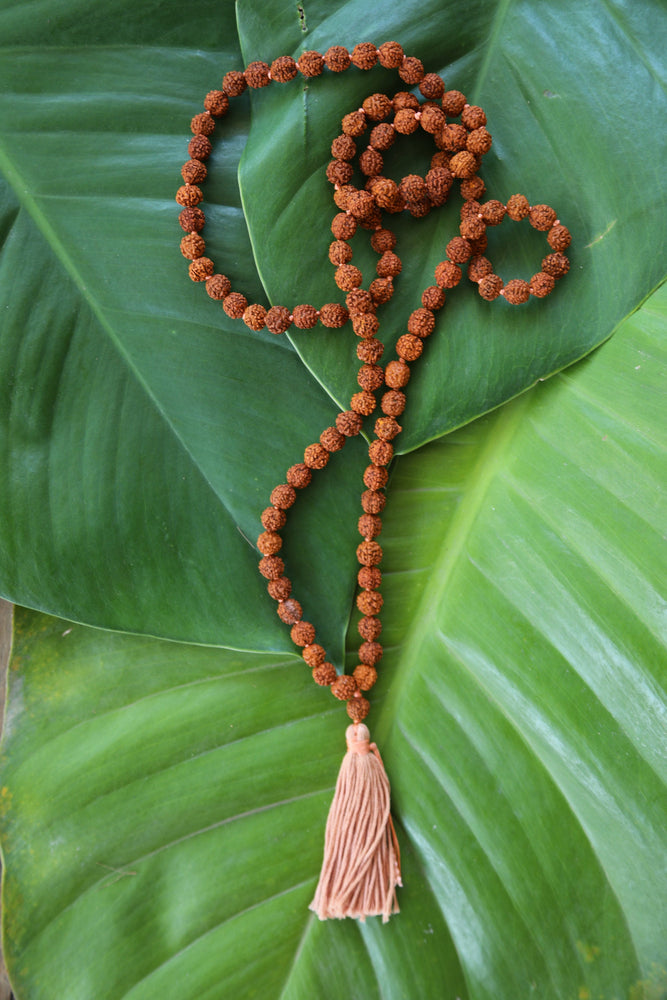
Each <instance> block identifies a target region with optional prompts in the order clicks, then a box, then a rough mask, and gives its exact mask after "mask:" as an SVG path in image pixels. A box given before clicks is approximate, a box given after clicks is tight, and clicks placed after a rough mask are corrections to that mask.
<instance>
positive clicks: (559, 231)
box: [547, 223, 572, 250]
mask: <svg viewBox="0 0 667 1000" xmlns="http://www.w3.org/2000/svg"><path fill="white" fill-rule="evenodd" d="M571 242H572V237H571V236H570V230H569V229H567V228H566V227H565V226H562V225H561V224H560V223H557V224H556V225H555V226H552V227H551V229H550V230H549V232H548V233H547V243H548V244H549V246H550V247H551V248H552V250H567V248H568V247H569V245H570V243H571Z"/></svg>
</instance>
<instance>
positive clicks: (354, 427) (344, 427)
mask: <svg viewBox="0 0 667 1000" xmlns="http://www.w3.org/2000/svg"><path fill="white" fill-rule="evenodd" d="M362 424H363V421H362V419H361V417H360V416H359V414H358V413H355V412H354V410H345V411H344V412H343V413H339V414H338V416H337V417H336V428H337V430H339V431H340V432H341V434H344V435H345V437H346V438H348V437H356V435H357V434H358V433H359V431H360V430H361V427H362Z"/></svg>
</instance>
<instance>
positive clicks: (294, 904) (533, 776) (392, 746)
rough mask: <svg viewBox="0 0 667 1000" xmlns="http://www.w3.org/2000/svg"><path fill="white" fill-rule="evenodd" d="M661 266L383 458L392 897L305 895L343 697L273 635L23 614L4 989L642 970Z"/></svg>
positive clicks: (633, 981) (429, 979)
mask: <svg viewBox="0 0 667 1000" xmlns="http://www.w3.org/2000/svg"><path fill="white" fill-rule="evenodd" d="M666 329H667V294H666V292H665V288H663V289H661V290H660V292H659V293H657V294H656V295H654V296H653V297H652V298H651V299H650V300H649V301H648V302H647V303H646V305H645V306H644V307H643V308H642V309H641V310H640V311H639V312H638V313H636V314H635V315H634V316H633V317H632V318H631V319H630V320H628V321H627V322H626V323H624V324H623V326H622V327H621V329H620V330H619V331H618V334H617V336H616V337H614V338H613V339H612V340H611V341H610V342H609V343H608V344H606V345H604V347H603V348H601V349H600V350H599V351H597V352H596V353H595V355H593V356H592V357H591V358H590V359H588V360H586V361H585V362H582V363H580V364H579V365H578V366H576V367H574V368H571V369H569V370H568V372H567V373H564V374H562V375H559V376H556V377H555V378H554V379H552V380H550V381H549V382H548V383H545V384H543V385H540V386H539V387H538V388H537V389H536V390H535V391H533V392H532V393H530V394H527V395H525V396H523V397H522V398H521V399H520V400H517V401H515V402H513V403H512V404H510V405H509V406H507V407H504V408H503V409H502V410H500V411H498V412H497V413H496V414H495V415H493V416H492V417H486V418H484V419H482V420H480V421H478V422H476V423H475V424H472V425H470V426H469V427H467V428H465V429H463V430H460V431H457V432H455V433H453V434H452V435H449V436H448V437H447V438H443V439H442V440H440V441H438V442H436V443H433V444H431V445H429V446H427V447H426V448H423V449H421V450H419V451H418V452H415V453H414V454H411V455H409V456H405V457H402V458H401V459H400V460H399V462H398V463H397V469H396V474H395V479H394V483H393V489H392V502H391V504H390V505H389V508H388V512H387V517H386V521H385V530H384V532H383V538H384V539H385V546H386V558H387V563H388V565H391V567H392V570H393V572H392V573H390V574H387V580H386V587H385V592H386V606H385V611H386V615H385V617H386V629H385V638H384V642H385V645H386V652H385V656H384V658H383V660H382V661H381V668H382V676H381V681H380V684H379V686H378V697H377V698H376V699H375V700H374V706H373V711H372V713H371V717H370V719H369V721H370V722H371V726H372V730H373V735H374V736H375V737H376V738H377V739H378V742H379V743H380V746H381V748H382V752H383V756H384V759H385V763H386V765H387V768H388V771H389V774H390V776H391V780H392V786H393V802H394V812H395V816H396V820H397V827H398V831H399V837H400V840H401V845H402V849H403V855H404V861H405V863H404V881H405V888H404V889H403V890H402V891H401V896H400V902H401V908H402V912H401V914H400V915H398V916H397V917H395V918H392V920H391V921H390V923H389V924H388V925H387V926H384V927H383V926H382V925H381V924H379V923H378V921H377V920H370V921H368V923H367V925H366V926H363V927H362V926H359V925H357V924H355V923H353V922H351V921H342V922H328V923H325V924H320V923H319V922H318V921H317V920H316V919H315V918H314V917H313V916H312V914H310V913H309V912H308V909H307V904H308V901H309V899H310V896H311V893H312V891H313V888H314V884H315V880H316V875H317V870H318V866H319V858H320V845H321V840H322V832H323V828H324V821H325V814H326V810H327V806H328V802H329V800H330V796H331V789H332V785H333V781H334V778H335V771H336V767H337V762H338V760H339V758H340V755H341V752H342V750H341V742H342V733H343V728H344V724H345V723H344V720H345V718H346V717H345V714H344V712H342V711H341V710H340V708H336V707H335V705H333V704H332V702H331V700H330V699H329V700H327V695H326V693H325V692H322V691H321V690H319V689H316V688H315V686H314V685H313V684H312V682H311V681H310V678H309V675H308V671H307V670H306V671H304V669H303V666H300V665H299V660H298V659H297V658H296V657H289V656H286V657H282V658H276V657H270V656H267V655H264V656H260V655H257V654H255V655H250V654H235V653H231V652H225V651H220V650H218V651H215V650H207V649H197V648H195V647H192V646H184V645H178V644H174V643H165V642H160V641H157V640H150V639H141V638H139V637H132V636H118V635H112V634H108V633H104V632H97V631H94V630H91V629H86V628H84V627H81V626H73V627H71V626H68V625H67V623H63V622H60V621H57V620H54V619H49V618H45V617H43V616H39V615H35V614H32V613H29V612H24V611H20V612H19V613H18V628H17V635H16V643H15V649H14V659H13V664H12V666H13V669H12V671H11V680H10V701H9V712H8V720H7V730H6V735H5V741H4V750H3V752H4V763H3V773H2V789H3V790H2V802H3V803H4V819H3V854H4V861H5V866H6V868H5V882H4V906H5V930H4V938H5V948H6V952H7V956H8V962H9V967H10V973H11V975H12V977H13V981H14V986H15V989H16V991H17V997H18V1000H51V998H52V997H53V996H54V995H57V996H67V997H68V1000H90V997H91V996H95V997H100V998H107V997H108V998H114V1000H117V998H120V997H127V998H128V1000H157V998H164V997H173V998H174V1000H175V998H176V997H178V998H179V1000H190V998H192V1000H195V998H196V1000H201V998H205V1000H224V998H226V997H231V996H253V995H258V996H262V997H265V998H276V1000H277V998H282V1000H286V998H289V1000H301V998H303V997H306V996H318V997H323V998H332V1000H333V998H336V997H340V996H341V995H349V996H357V995H359V996H364V997H366V996H368V997H371V998H378V1000H379V998H380V997H391V998H399V997H401V998H409V1000H411V998H412V997H414V996H446V997H450V996H451V997H460V998H461V1000H487V998H488V1000H490V998H494V1000H515V998H516V997H528V996H531V995H534V996H539V997H540V1000H569V998H572V997H577V998H581V997H586V996H588V997H591V998H592V997H599V996H603V997H618V998H623V1000H625V998H626V997H627V998H629V1000H638V998H643V1000H646V998H648V997H661V996H662V995H663V994H664V990H665V984H666V982H667V978H666V977H667V972H666V971H665V966H666V965H667V963H666V961H665V958H666V956H665V940H667V923H666V921H665V910H664V898H665V892H666V890H667V873H666V872H665V864H664V861H665V857H666V856H667V850H666V848H667V843H666V842H665V836H666V834H665V831H666V830H667V812H666V803H667V795H666V790H667V789H666V783H667V774H666V773H665V760H666V759H667V757H666V755H665V749H666V748H665V727H664V718H665V713H666V710H667V691H666V687H667V684H666V681H667V675H666V672H665V664H666V663H667V655H666V654H667V649H666V646H667V643H666V641H665V640H666V632H665V627H664V621H665V618H664V593H663V591H662V589H661V582H662V581H664V579H665V566H664V553H665V549H664V525H665V516H664V515H665V511H664V493H661V492H660V484H664V481H665V456H666V453H667V448H666V447H665V440H664V433H663V432H662V430H661V424H660V421H659V414H660V407H661V386H662V384H663V380H664V373H665V367H666V365H665V361H666V358H665V348H664V344H665V330H666Z"/></svg>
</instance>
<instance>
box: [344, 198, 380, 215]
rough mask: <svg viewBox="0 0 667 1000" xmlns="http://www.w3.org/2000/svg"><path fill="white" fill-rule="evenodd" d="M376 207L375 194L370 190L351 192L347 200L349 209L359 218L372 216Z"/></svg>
mask: <svg viewBox="0 0 667 1000" xmlns="http://www.w3.org/2000/svg"><path fill="white" fill-rule="evenodd" d="M374 209H375V202H374V201H373V195H372V194H369V192H368V191H355V192H353V193H352V194H350V196H349V198H348V200H347V210H348V212H351V213H352V215H353V216H354V217H355V219H357V220H363V219H366V218H368V217H369V216H370V214H371V212H373V210H374Z"/></svg>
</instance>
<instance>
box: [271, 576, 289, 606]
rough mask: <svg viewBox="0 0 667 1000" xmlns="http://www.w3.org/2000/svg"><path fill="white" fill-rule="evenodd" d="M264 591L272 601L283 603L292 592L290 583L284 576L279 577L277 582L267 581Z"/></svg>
mask: <svg viewBox="0 0 667 1000" xmlns="http://www.w3.org/2000/svg"><path fill="white" fill-rule="evenodd" d="M266 589H267V590H268V592H269V597H272V598H273V600H274V601H285V600H287V598H288V597H289V595H290V594H291V592H292V581H291V580H289V579H288V578H287V577H286V576H279V577H278V579H277V580H269V582H268V584H267V585H266Z"/></svg>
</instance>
